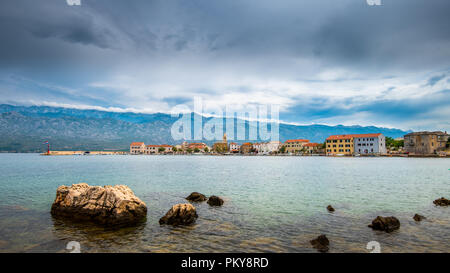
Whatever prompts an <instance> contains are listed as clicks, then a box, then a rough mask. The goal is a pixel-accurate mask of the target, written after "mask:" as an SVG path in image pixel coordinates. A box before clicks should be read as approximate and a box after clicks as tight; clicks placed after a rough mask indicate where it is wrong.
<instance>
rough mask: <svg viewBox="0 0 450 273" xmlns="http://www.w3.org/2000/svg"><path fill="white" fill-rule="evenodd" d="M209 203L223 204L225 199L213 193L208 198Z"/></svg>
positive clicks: (214, 204)
mask: <svg viewBox="0 0 450 273" xmlns="http://www.w3.org/2000/svg"><path fill="white" fill-rule="evenodd" d="M208 204H209V205H210V206H222V205H223V200H222V198H220V197H218V196H215V195H212V196H210V197H209V198H208Z"/></svg>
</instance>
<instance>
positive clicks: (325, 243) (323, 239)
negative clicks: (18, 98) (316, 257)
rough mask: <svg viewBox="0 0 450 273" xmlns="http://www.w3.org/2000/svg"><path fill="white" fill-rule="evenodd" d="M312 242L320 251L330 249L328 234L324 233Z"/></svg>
mask: <svg viewBox="0 0 450 273" xmlns="http://www.w3.org/2000/svg"><path fill="white" fill-rule="evenodd" d="M310 243H311V245H312V246H313V247H314V248H316V249H317V250H319V251H320V252H327V251H328V250H329V245H330V241H329V240H328V238H327V236H325V235H323V234H322V235H320V236H319V237H317V238H316V239H314V240H311V241H310Z"/></svg>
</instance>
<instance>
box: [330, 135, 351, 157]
mask: <svg viewBox="0 0 450 273" xmlns="http://www.w3.org/2000/svg"><path fill="white" fill-rule="evenodd" d="M326 153H327V155H353V136H352V135H333V136H329V137H328V138H327V139H326Z"/></svg>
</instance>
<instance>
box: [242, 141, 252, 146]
mask: <svg viewBox="0 0 450 273" xmlns="http://www.w3.org/2000/svg"><path fill="white" fill-rule="evenodd" d="M244 145H246V146H252V145H253V144H252V143H251V142H245V143H242V145H241V146H244Z"/></svg>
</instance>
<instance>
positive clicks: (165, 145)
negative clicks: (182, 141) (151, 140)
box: [146, 144, 172, 148]
mask: <svg viewBox="0 0 450 273" xmlns="http://www.w3.org/2000/svg"><path fill="white" fill-rule="evenodd" d="M146 146H147V147H155V148H158V147H172V146H170V145H167V144H162V145H146Z"/></svg>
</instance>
